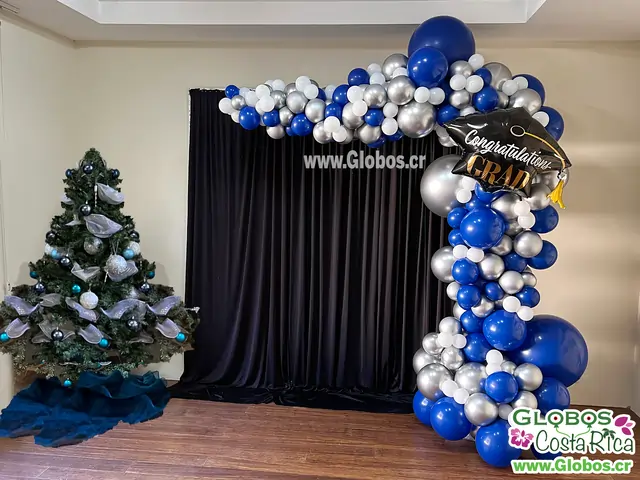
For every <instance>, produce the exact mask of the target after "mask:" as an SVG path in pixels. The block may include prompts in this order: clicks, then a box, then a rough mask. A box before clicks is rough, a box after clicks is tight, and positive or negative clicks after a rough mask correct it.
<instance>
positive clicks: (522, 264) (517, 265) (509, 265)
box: [502, 252, 527, 272]
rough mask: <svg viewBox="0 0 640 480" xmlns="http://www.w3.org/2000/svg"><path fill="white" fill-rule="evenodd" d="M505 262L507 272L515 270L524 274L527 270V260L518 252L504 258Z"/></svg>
mask: <svg viewBox="0 0 640 480" xmlns="http://www.w3.org/2000/svg"><path fill="white" fill-rule="evenodd" d="M502 260H504V266H505V267H506V269H507V270H514V271H516V272H522V271H523V270H524V269H525V268H527V259H526V258H524V257H521V256H520V255H518V254H517V253H516V252H511V253H508V254H506V255H505V256H504V257H502Z"/></svg>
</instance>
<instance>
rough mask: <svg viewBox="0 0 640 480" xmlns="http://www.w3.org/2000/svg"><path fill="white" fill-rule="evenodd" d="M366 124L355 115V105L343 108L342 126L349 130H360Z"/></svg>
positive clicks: (350, 104)
mask: <svg viewBox="0 0 640 480" xmlns="http://www.w3.org/2000/svg"><path fill="white" fill-rule="evenodd" d="M363 123H364V120H363V119H362V117H359V116H358V115H356V114H355V113H353V103H347V104H346V105H345V106H344V107H342V124H343V125H344V126H345V127H347V128H352V129H353V128H358V127H359V126H360V125H362V124H363Z"/></svg>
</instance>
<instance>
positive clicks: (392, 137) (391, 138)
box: [387, 130, 404, 142]
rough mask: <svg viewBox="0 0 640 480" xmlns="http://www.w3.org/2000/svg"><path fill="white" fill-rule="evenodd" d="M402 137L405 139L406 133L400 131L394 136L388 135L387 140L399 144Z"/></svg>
mask: <svg viewBox="0 0 640 480" xmlns="http://www.w3.org/2000/svg"><path fill="white" fill-rule="evenodd" d="M402 137H404V133H402V132H401V131H400V130H398V131H397V132H396V133H394V134H393V135H387V139H388V140H389V141H390V142H397V141H398V140H400V139H401V138H402Z"/></svg>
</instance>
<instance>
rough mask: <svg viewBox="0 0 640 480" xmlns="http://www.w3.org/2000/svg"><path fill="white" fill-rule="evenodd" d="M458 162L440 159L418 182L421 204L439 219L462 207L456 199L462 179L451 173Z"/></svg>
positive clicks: (455, 158)
mask: <svg viewBox="0 0 640 480" xmlns="http://www.w3.org/2000/svg"><path fill="white" fill-rule="evenodd" d="M458 161H460V156H458V155H445V156H443V157H440V158H438V159H437V160H435V161H434V162H432V163H431V165H429V166H428V167H427V169H426V170H425V171H424V173H423V174H422V179H421V180H420V196H421V197H422V202H423V203H424V204H425V205H426V206H427V208H428V209H429V210H431V211H432V212H433V213H435V214H436V215H439V216H440V217H446V216H447V215H448V214H449V212H450V211H451V210H453V209H454V208H457V207H461V206H462V204H461V203H460V202H458V200H457V199H456V192H457V191H458V189H459V188H460V179H461V178H462V177H461V176H460V175H454V174H453V173H451V170H452V169H453V167H454V166H455V165H456V163H458ZM440 280H442V279H440ZM442 281H443V282H444V281H448V282H451V281H453V277H452V279H451V280H442Z"/></svg>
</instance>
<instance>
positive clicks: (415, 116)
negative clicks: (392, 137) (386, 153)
mask: <svg viewBox="0 0 640 480" xmlns="http://www.w3.org/2000/svg"><path fill="white" fill-rule="evenodd" d="M396 78H398V77H396ZM396 120H397V121H398V128H400V130H402V133H404V134H405V135H406V136H407V137H411V138H422V137H426V136H427V135H429V133H431V131H432V130H433V128H434V127H435V126H436V110H435V108H433V105H431V104H430V103H418V102H415V101H413V102H409V103H407V104H406V105H403V106H402V107H400V110H399V111H398V117H397V119H396Z"/></svg>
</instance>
